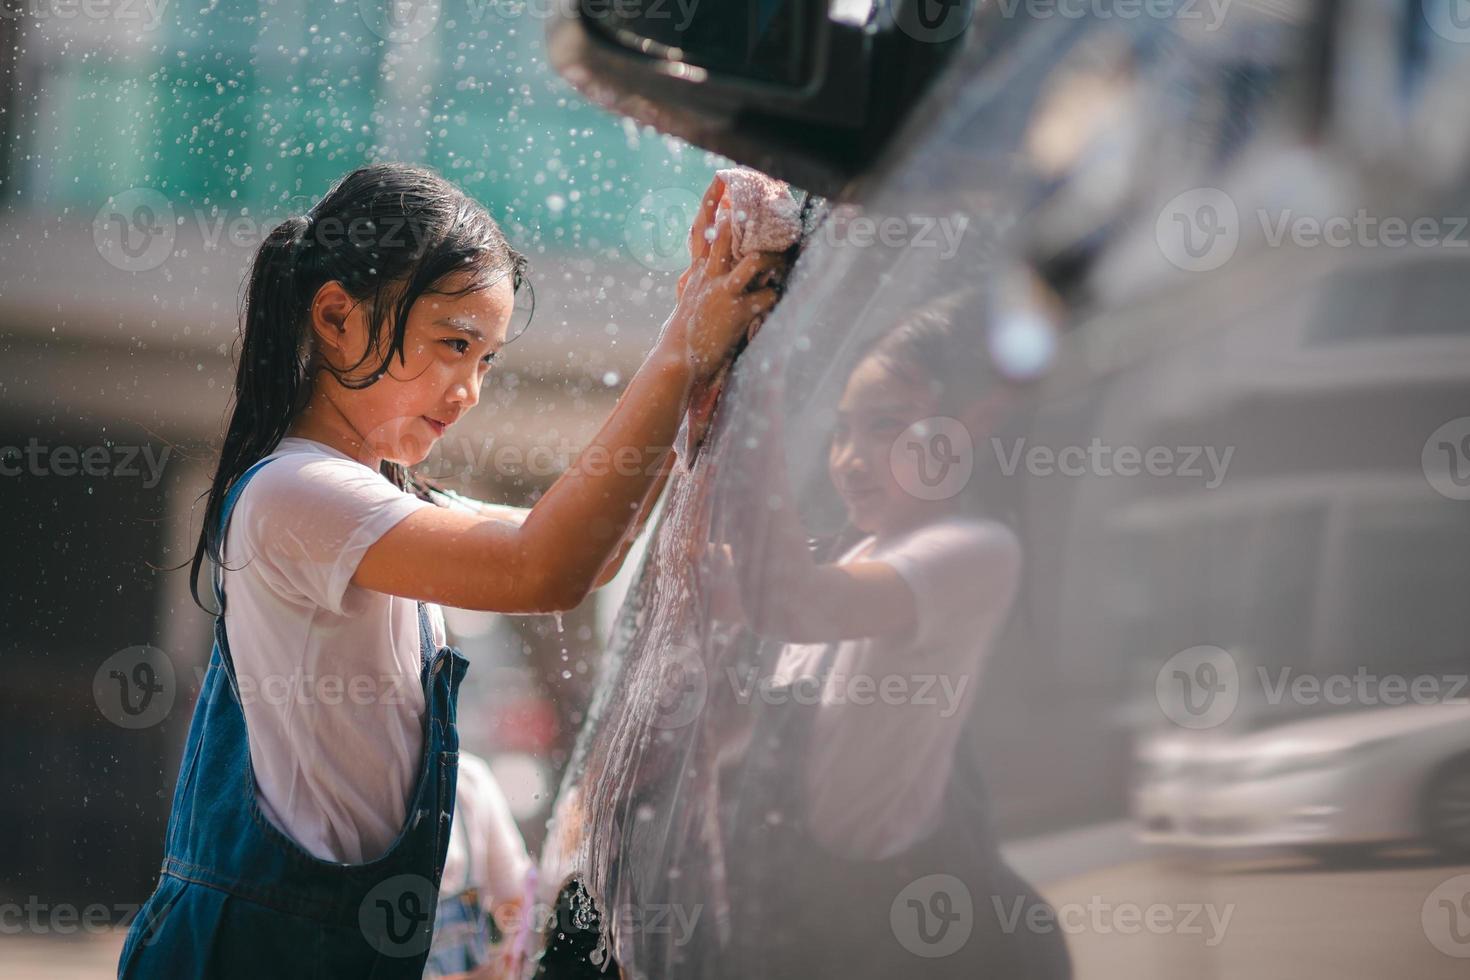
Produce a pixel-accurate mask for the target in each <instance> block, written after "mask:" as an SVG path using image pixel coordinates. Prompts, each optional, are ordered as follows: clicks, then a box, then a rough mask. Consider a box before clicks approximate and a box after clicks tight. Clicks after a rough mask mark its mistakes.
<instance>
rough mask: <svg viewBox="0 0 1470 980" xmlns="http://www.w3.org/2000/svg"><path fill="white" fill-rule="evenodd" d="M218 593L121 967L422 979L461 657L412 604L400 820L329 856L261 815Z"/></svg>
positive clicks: (442, 842)
mask: <svg viewBox="0 0 1470 980" xmlns="http://www.w3.org/2000/svg"><path fill="white" fill-rule="evenodd" d="M270 458H271V457H268V458H267V459H263V460H261V461H260V462H257V463H256V464H255V465H253V466H252V467H250V469H248V470H246V471H245V473H244V474H243V475H242V476H241V477H240V479H239V480H238V481H236V483H235V485H234V486H233V487H231V488H230V490H229V492H228V493H227V494H226V496H225V502H224V508H223V511H224V513H223V516H222V517H221V521H220V527H221V531H220V533H221V537H222V538H223V535H224V529H225V528H227V527H228V526H229V519H230V511H231V510H232V509H233V507H234V505H235V501H236V500H237V499H238V498H239V496H240V491H241V490H243V489H244V487H245V484H246V483H248V482H249V480H250V478H251V477H252V476H254V474H255V472H256V471H257V470H258V469H260V467H261V466H263V465H265V463H267V462H269V461H270ZM214 589H215V598H216V601H217V602H218V603H219V607H220V615H218V616H216V617H215V621H214V636H215V642H214V650H213V652H212V653H211V655H210V658H209V669H208V671H207V673H206V674H205V677H204V685H203V689H202V690H201V691H200V694H199V700H198V702H197V704H196V705H195V708H194V717H193V720H192V721H191V722H190V725H189V737H188V741H187V742H186V744H185V748H184V758H183V762H182V764H181V765H180V767H179V778H178V783H177V784H176V786H175V788H174V798H173V809H172V812H171V813H170V815H169V822H168V835H167V840H166V843H165V851H164V860H163V867H162V869H161V871H162V873H161V876H160V878H159V881H158V885H157V887H156V888H155V889H154V891H153V894H152V895H151V896H150V897H149V899H148V901H147V902H146V903H145V904H144V906H143V908H142V909H141V910H140V911H139V913H138V915H137V917H136V918H135V919H134V920H133V923H132V925H131V927H130V928H129V930H128V935H127V940H126V942H125V943H124V945H123V950H122V957H121V960H120V961H119V964H118V976H119V977H120V978H132V977H137V978H144V980H156V978H162V977H168V978H180V980H182V978H189V977H209V978H220V980H231V978H242V980H243V978H252V980H254V978H259V977H271V978H273V980H274V978H294V977H301V978H306V977H313V978H327V977H344V978H347V977H351V978H359V977H373V978H390V977H391V978H398V977H405V978H406V977H413V978H417V977H419V976H420V975H421V974H422V973H423V969H424V963H425V960H426V959H427V957H428V951H429V945H430V941H431V939H432V937H433V930H434V911H435V903H436V901H437V899H438V893H439V879H440V877H441V875H442V874H443V870H444V859H445V855H446V852H447V849H448V846H449V828H450V821H451V819H452V818H453V815H454V790H455V780H456V776H457V774H458V771H459V735H458V732H457V731H456V729H455V708H456V702H457V699H458V696H459V684H460V681H461V680H462V679H463V677H464V674H465V671H466V669H467V668H468V666H469V663H468V661H467V660H466V659H465V657H464V655H463V654H461V653H460V652H459V651H458V650H457V649H455V648H453V647H448V646H445V647H440V648H437V649H436V648H435V646H434V643H433V640H432V634H431V633H430V630H429V619H428V612H427V608H426V607H425V605H424V603H423V602H420V603H419V604H418V619H419V636H420V643H421V648H420V651H421V664H420V681H421V683H422V684H423V688H424V704H425V710H424V747H423V757H422V759H421V761H420V764H419V776H418V779H417V781H416V785H415V788H414V791H413V797H412V799H411V800H410V801H409V806H408V810H407V816H406V819H405V822H404V826H403V828H402V829H401V830H400V831H399V833H398V836H397V838H396V839H395V840H394V841H393V844H392V845H391V846H390V847H389V848H388V851H387V852H386V853H385V854H383V855H382V856H381V857H379V858H377V859H375V860H373V861H369V862H367V863H365V864H344V863H338V862H334V861H325V860H322V859H320V858H317V857H314V856H313V855H311V854H309V853H308V852H307V851H305V850H304V849H302V848H301V847H300V846H299V845H298V844H296V843H295V842H294V841H293V840H291V839H290V838H289V837H287V836H286V835H285V834H283V833H282V832H281V831H280V830H278V829H277V828H276V827H275V826H274V825H273V824H272V823H270V821H269V820H267V819H266V817H265V816H264V815H263V814H262V813H261V810H260V806H259V803H258V801H257V798H256V791H255V785H256V784H255V773H254V770H253V769H252V767H251V764H250V747H249V742H248V740H247V738H246V730H245V716H244V713H243V711H242V709H241V705H240V699H239V694H238V691H239V687H238V682H237V681H236V677H235V665H234V662H233V660H232V659H231V657H230V648H229V644H228V643H227V642H226V639H225V619H224V601H225V599H224V590H223V583H222V582H221V581H220V577H219V574H218V572H216V576H215V580H214ZM344 653H350V651H344ZM445 668H448V669H445ZM315 710H327V711H330V710H331V708H330V706H326V707H321V708H317V709H315Z"/></svg>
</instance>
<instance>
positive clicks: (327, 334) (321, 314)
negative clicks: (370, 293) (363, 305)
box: [311, 279, 357, 346]
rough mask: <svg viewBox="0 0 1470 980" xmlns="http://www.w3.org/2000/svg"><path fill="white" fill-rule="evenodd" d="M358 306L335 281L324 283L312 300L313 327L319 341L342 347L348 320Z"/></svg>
mask: <svg viewBox="0 0 1470 980" xmlns="http://www.w3.org/2000/svg"><path fill="white" fill-rule="evenodd" d="M356 305H357V304H356V303H355V302H354V301H353V299H352V297H351V296H349V295H347V290H345V289H343V288H342V284H341V283H339V282H337V281H336V280H335V279H333V280H331V281H329V282H324V283H322V286H321V288H320V289H318V290H317V291H316V295H315V296H314V297H312V300H311V327H312V330H313V332H315V333H316V335H317V339H318V340H320V341H321V342H322V343H324V344H327V345H329V346H340V344H341V342H342V339H343V338H342V334H344V333H346V331H347V318H348V317H349V316H350V315H351V314H352V308H353V307H354V306H356Z"/></svg>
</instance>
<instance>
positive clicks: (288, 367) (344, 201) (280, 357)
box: [189, 163, 528, 612]
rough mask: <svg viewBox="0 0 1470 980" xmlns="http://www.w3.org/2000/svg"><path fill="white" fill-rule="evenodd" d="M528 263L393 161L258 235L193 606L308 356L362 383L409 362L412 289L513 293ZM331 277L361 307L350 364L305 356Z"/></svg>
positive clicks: (397, 474)
mask: <svg viewBox="0 0 1470 980" xmlns="http://www.w3.org/2000/svg"><path fill="white" fill-rule="evenodd" d="M526 266H527V263H526V258H525V256H523V255H521V253H519V252H517V251H516V250H515V249H513V248H511V246H510V243H509V242H507V241H506V238H505V235H504V233H502V232H501V230H500V226H499V225H497V224H496V223H495V220H494V219H493V218H492V217H490V215H489V213H487V212H486V211H485V209H484V208H483V207H482V206H481V205H480V204H479V203H477V202H476V201H474V200H473V199H471V198H470V197H468V196H467V195H466V194H465V193H464V192H463V191H461V190H459V188H457V187H455V186H454V185H453V184H451V183H449V182H448V181H447V180H445V179H444V178H443V177H441V176H439V175H438V174H436V173H434V172H433V171H432V170H427V169H424V168H422V167H414V166H409V165H406V164H399V163H378V164H373V165H371V166H366V167H361V168H359V169H357V170H354V171H352V172H351V173H349V174H347V175H346V176H345V177H343V178H342V179H341V180H339V181H338V182H337V183H336V184H335V185H333V187H332V188H331V190H329V191H328V192H327V194H326V196H325V197H323V198H322V199H321V200H320V201H319V202H317V204H316V205H315V206H314V207H312V208H311V209H310V210H309V211H308V212H307V213H306V214H305V215H300V216H295V217H292V218H288V219H287V220H285V221H283V222H281V223H280V224H279V225H277V226H276V227H275V228H274V229H273V230H272V231H271V233H270V234H269V235H267V236H266V238H265V240H264V241H263V242H261V245H260V248H259V249H257V250H256V253H255V257H254V259H253V261H252V263H251V267H250V273H249V278H248V279H247V282H246V288H245V295H244V298H243V303H242V308H241V317H240V349H239V365H238V367H237V369H236V374H235V393H234V403H235V404H234V409H233V411H232V412H231V414H230V421H229V425H228V427H227V428H226V430H225V437H224V444H223V446H222V447H221V449H220V459H219V466H218V467H217V468H216V470H215V473H214V478H213V480H212V481H211V483H210V488H209V490H208V491H207V494H208V498H209V504H208V506H207V507H206V508H205V512H204V526H203V528H202V529H201V531H200V534H199V541H198V544H197V545H196V547H195V549H194V556H193V560H192V563H191V565H190V574H189V590H190V593H191V594H192V595H193V597H194V602H195V603H196V604H198V605H199V606H200V608H204V606H203V604H202V603H200V601H199V572H200V569H201V567H202V565H203V563H204V559H205V558H206V557H207V558H209V559H210V560H211V561H213V562H215V563H216V564H220V563H221V562H222V557H221V554H220V552H221V548H222V546H223V539H222V537H221V535H220V527H219V522H220V517H221V515H222V513H223V508H224V500H225V494H226V493H227V492H228V490H229V488H230V487H231V486H232V485H233V484H234V482H235V480H237V479H238V478H239V477H240V475H241V474H243V473H244V472H245V471H246V470H247V469H249V468H250V467H251V466H252V465H253V464H254V463H256V462H257V461H258V460H260V459H261V458H263V457H265V456H267V455H269V454H270V452H271V451H272V450H273V449H275V447H276V444H277V443H279V442H280V441H281V438H282V437H283V436H284V435H285V434H286V430H287V429H288V428H289V426H290V425H291V422H292V421H293V420H294V419H295V418H296V416H297V415H298V414H299V413H300V412H301V410H302V409H303V408H305V406H306V403H307V401H308V399H309V397H310V394H311V387H312V386H311V368H312V366H313V364H314V363H315V364H316V365H318V366H319V367H320V369H322V370H328V371H331V372H332V374H333V375H335V376H336V378H337V380H338V381H339V382H340V383H341V384H342V385H343V386H344V387H347V388H354V389H360V388H366V387H368V386H370V385H372V384H373V383H375V382H376V381H377V380H378V379H379V378H380V377H382V376H383V374H384V373H386V372H387V370H388V366H389V364H390V362H391V361H392V360H393V358H394V356H395V355H396V356H397V357H398V360H399V363H400V364H403V363H405V355H404V350H403V345H404V334H405V330H406V328H407V325H408V314H409V310H410V309H411V308H412V307H413V304H414V303H415V302H416V301H417V300H418V299H419V297H421V296H423V295H424V294H426V293H429V294H435V295H441V296H461V295H464V294H465V293H469V292H474V291H477V290H481V289H487V288H489V287H490V286H493V285H494V284H495V283H497V282H499V281H501V280H502V279H505V278H507V277H508V278H509V279H510V280H511V283H512V285H513V287H514V288H515V290H516V292H517V293H520V292H521V290H522V288H523V287H527V288H528V284H527V283H526V282H525V273H526ZM466 273H467V274H468V280H467V281H466V282H465V283H464V284H463V285H461V286H460V287H459V288H457V289H453V290H446V285H447V280H448V279H449V278H450V277H451V276H453V275H456V274H466ZM331 281H336V282H339V283H341V284H342V287H343V288H344V289H345V290H346V291H347V293H348V294H349V295H350V296H352V298H353V299H354V300H356V301H358V302H359V303H364V304H366V309H367V311H368V322H369V337H368V346H367V352H366V353H364V355H363V359H362V360H361V361H359V362H358V363H357V364H354V365H352V366H351V367H349V368H347V369H346V370H338V369H337V368H335V367H334V366H332V365H330V364H328V363H326V362H325V360H324V359H321V358H316V359H315V360H314V359H313V357H312V351H313V349H314V345H315V339H314V336H313V331H312V327H311V321H310V316H309V313H310V309H311V303H312V300H313V299H314V298H315V297H316V294H317V291H318V290H319V289H320V288H321V287H322V286H323V285H324V284H326V283H328V282H331ZM385 329H391V331H392V335H391V338H390V343H389V345H388V350H387V353H386V355H385V356H384V357H383V360H382V362H381V363H379V364H377V365H376V366H374V367H372V368H371V369H370V370H369V371H367V372H366V373H364V374H361V375H359V374H357V372H358V369H360V368H362V367H363V366H364V364H365V363H366V362H367V360H368V359H369V358H371V357H373V356H374V352H376V351H377V350H379V349H380V347H381V341H382V338H383V332H384V330H385ZM380 472H381V473H382V474H383V475H384V476H385V477H387V478H388V479H389V480H391V481H392V482H393V483H394V484H395V485H396V486H398V487H400V488H402V489H404V490H408V491H411V492H415V493H417V494H419V495H420V496H426V489H425V487H426V485H429V484H432V481H427V480H424V479H423V478H415V477H414V476H413V475H412V474H410V473H409V472H408V470H407V468H406V467H404V466H403V465H401V464H399V463H395V462H391V461H388V460H384V461H383V463H382V465H381V468H380ZM206 611H208V610H206ZM220 612H223V609H221V610H220Z"/></svg>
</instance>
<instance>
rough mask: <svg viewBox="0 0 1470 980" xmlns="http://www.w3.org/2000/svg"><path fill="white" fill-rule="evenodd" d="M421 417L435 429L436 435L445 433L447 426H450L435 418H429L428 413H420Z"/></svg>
mask: <svg viewBox="0 0 1470 980" xmlns="http://www.w3.org/2000/svg"><path fill="white" fill-rule="evenodd" d="M419 418H421V419H423V420H424V421H425V422H427V423H429V428H431V429H433V430H434V434H435V435H436V436H442V435H443V434H444V430H445V429H447V428H449V426H447V425H445V424H444V423H443V422H435V421H434V420H433V419H431V418H429V417H428V416H427V415H420V416H419Z"/></svg>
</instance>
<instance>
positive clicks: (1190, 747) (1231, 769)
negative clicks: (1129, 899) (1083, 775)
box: [1133, 699, 1470, 863]
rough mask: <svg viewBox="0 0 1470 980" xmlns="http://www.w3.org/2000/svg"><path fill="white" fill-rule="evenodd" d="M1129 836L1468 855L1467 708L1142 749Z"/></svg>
mask: <svg viewBox="0 0 1470 980" xmlns="http://www.w3.org/2000/svg"><path fill="white" fill-rule="evenodd" d="M1138 761H1139V776H1138V782H1137V788H1136V790H1135V793H1134V806H1133V813H1134V819H1135V820H1136V821H1137V823H1138V827H1139V838H1140V840H1142V841H1144V842H1145V843H1148V844H1151V845H1158V846H1161V847H1167V848H1183V849H1196V850H1201V851H1207V852H1210V853H1213V854H1231V853H1237V852H1243V851H1246V850H1249V849H1278V848H1294V849H1297V850H1300V851H1303V852H1305V853H1306V854H1308V855H1310V856H1313V857H1319V858H1324V859H1327V860H1329V861H1338V862H1346V863H1352V862H1353V861H1355V860H1360V859H1361V858H1363V857H1365V856H1369V855H1371V854H1373V853H1374V852H1375V851H1377V850H1379V849H1380V848H1383V847H1388V846H1394V845H1409V846H1421V847H1422V846H1428V847H1430V848H1433V849H1434V850H1436V851H1439V852H1441V854H1442V855H1443V856H1444V857H1445V858H1446V859H1450V860H1456V861H1464V860H1466V859H1467V857H1470V701H1466V700H1463V699H1462V700H1459V701H1451V702H1442V703H1435V704H1402V705H1394V706H1390V707H1382V708H1375V709H1372V710H1368V711H1355V712H1351V713H1347V714H1333V715H1329V716H1327V717H1322V718H1313V719H1311V720H1308V721H1297V722H1290V723H1286V724H1282V725H1276V726H1272V727H1269V728H1266V729H1265V730H1263V731H1256V732H1249V733H1246V734H1241V735H1238V736H1224V737H1213V733H1211V734H1210V735H1206V736H1204V737H1201V736H1200V735H1199V734H1198V733H1195V732H1173V733H1169V734H1168V735H1165V736H1161V737H1159V738H1156V739H1153V740H1144V741H1141V742H1140V745H1139V749H1138Z"/></svg>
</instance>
